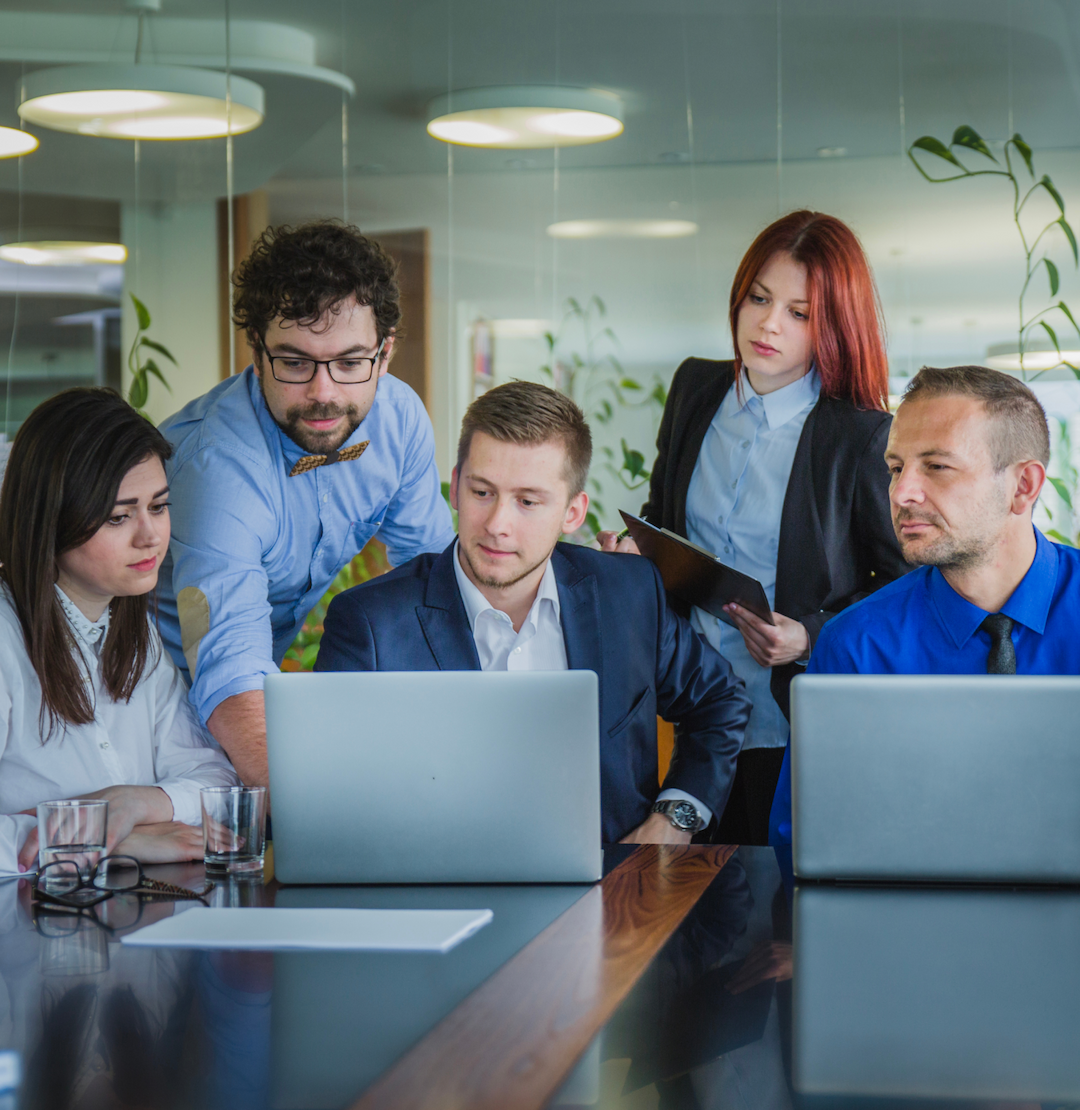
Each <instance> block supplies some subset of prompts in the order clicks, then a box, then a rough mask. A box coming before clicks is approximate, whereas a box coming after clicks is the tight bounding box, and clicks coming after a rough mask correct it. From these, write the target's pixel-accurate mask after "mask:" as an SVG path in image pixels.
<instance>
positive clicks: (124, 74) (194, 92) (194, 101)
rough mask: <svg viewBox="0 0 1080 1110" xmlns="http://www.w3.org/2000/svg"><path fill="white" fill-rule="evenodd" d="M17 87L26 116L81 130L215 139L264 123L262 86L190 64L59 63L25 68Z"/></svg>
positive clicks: (128, 135)
mask: <svg viewBox="0 0 1080 1110" xmlns="http://www.w3.org/2000/svg"><path fill="white" fill-rule="evenodd" d="M16 89H17V95H18V97H19V100H20V104H19V115H20V116H21V117H22V118H23V119H24V120H27V121H29V122H30V123H36V124H39V125H40V126H42V127H51V128H52V129H53V130H55V131H70V132H74V133H75V134H79V135H97V136H104V137H108V138H114V139H152V140H159V139H161V140H167V139H215V138H221V137H223V136H225V135H227V134H228V133H229V131H230V129H231V131H232V134H234V135H239V134H242V133H243V132H245V131H252V130H254V129H255V128H256V127H258V126H259V124H260V123H262V121H263V112H264V102H263V90H262V88H261V86H259V85H256V84H255V82H254V81H249V80H247V78H246V77H237V76H235V75H233V76H231V77H230V78H228V79H226V75H225V74H224V73H220V72H218V71H216V70H209V69H195V68H193V67H190V66H159V65H101V66H57V67H56V68H54V69H39V70H36V71H35V72H34V73H29V74H27V75H26V77H25V78H22V79H21V80H20V81H19V82H18V84H17V86H16Z"/></svg>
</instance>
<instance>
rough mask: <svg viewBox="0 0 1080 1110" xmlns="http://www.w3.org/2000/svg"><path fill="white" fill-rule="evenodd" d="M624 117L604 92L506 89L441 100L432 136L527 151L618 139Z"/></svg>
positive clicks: (431, 114)
mask: <svg viewBox="0 0 1080 1110" xmlns="http://www.w3.org/2000/svg"><path fill="white" fill-rule="evenodd" d="M622 117H623V105H622V101H621V100H620V99H619V98H618V97H617V96H615V94H614V93H609V92H603V91H601V90H599V89H571V88H561V87H548V86H546V85H500V86H493V87H490V88H484V89H465V90H464V91H462V92H455V93H448V94H447V95H445V96H440V97H436V99H435V100H433V101H432V102H431V103H430V104H429V105H428V120H429V122H428V125H427V130H428V134H429V135H431V136H433V137H434V138H436V139H441V140H442V141H443V142H444V143H455V144H457V145H459V146H478V147H493V148H498V149H503V150H527V149H532V148H537V147H556V146H582V145H584V144H585V143H600V142H603V141H604V140H605V139H614V138H615V137H616V136H617V135H621V134H622V130H623V122H622Z"/></svg>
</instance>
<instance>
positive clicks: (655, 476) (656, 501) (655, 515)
mask: <svg viewBox="0 0 1080 1110" xmlns="http://www.w3.org/2000/svg"><path fill="white" fill-rule="evenodd" d="M683 365H684V366H685V365H686V364H685V363H683ZM679 369H680V370H681V369H682V367H680V368H679ZM680 387H681V378H680V375H679V370H676V371H675V377H674V378H672V380H671V389H670V390H669V391H668V396H667V402H666V403H665V404H664V415H663V416H662V417H661V418H660V431H659V432H658V433H657V435H656V461H655V462H654V463H653V468H652V474H651V476H650V478H649V500H648V501H646V502H645V504H644V505H642V506H641V515H642V516H643V517H645V518H646V519H647V520H649V521H651V522H652V523H653V524H660V523H661V522H662V521H663V520H664V483H665V481H666V476H667V468H668V465H669V463H670V455H671V436H672V431H673V429H674V427H675V410H676V409H677V408H678V407H679V396H680V393H681V388H680Z"/></svg>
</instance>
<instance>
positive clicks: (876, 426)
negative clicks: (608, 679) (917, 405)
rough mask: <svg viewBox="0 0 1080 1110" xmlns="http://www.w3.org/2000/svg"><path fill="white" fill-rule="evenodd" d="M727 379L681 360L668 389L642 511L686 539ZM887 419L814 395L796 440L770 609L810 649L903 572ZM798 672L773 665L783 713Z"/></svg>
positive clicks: (708, 365) (717, 370)
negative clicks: (849, 610)
mask: <svg viewBox="0 0 1080 1110" xmlns="http://www.w3.org/2000/svg"><path fill="white" fill-rule="evenodd" d="M734 381H735V364H734V363H733V362H714V361H713V360H712V359H705V358H688V359H687V360H686V361H685V362H684V363H683V364H682V365H681V366H680V367H679V369H678V370H677V371H676V372H675V378H674V380H673V381H672V383H671V392H670V393H669V394H668V399H667V405H666V406H665V408H664V416H663V419H662V420H661V422H660V434H659V436H658V437H657V441H656V446H657V448H658V454H657V457H656V464H655V466H654V467H653V470H652V478H651V480H650V483H649V500H648V501H647V502H646V503H645V505H644V506H643V507H642V510H641V511H642V514H643V515H644V516H646V517H647V518H648V519H649V521H650V523H652V524H658V525H659V526H660V527H662V528H668V529H670V530H671V531H672V532H677V533H678V534H679V535H680V536H685V535H686V494H687V491H688V490H689V488H690V478H691V475H692V474H693V473H694V466H695V465H696V463H697V458H698V453H699V452H700V450H701V444H702V442H703V440H704V439H705V433H706V432H707V431H708V428H709V425H710V424H711V423H712V419H713V417H714V416H715V415H716V410H717V409H718V408H719V407H720V402H721V401H723V399H724V397H725V396H726V394H727V391H728V390H729V389H730V388H731V387H732V385H733V384H734ZM891 421H892V417H891V416H889V414H888V413H885V412H878V411H877V410H876V409H871V410H868V409H858V408H856V407H855V405H854V404H852V402H851V401H847V400H840V399H837V398H832V397H825V396H822V397H821V398H820V400H819V401H818V403H817V404H816V405H815V406H814V407H813V409H812V410H811V411H810V415H809V416H808V417H807V418H806V424H805V425H804V426H803V430H802V435H801V436H800V437H799V446H798V448H797V449H796V451H795V461H794V463H793V464H792V468H791V477H790V478H789V479H788V486H787V493H786V494H785V495H784V508H783V512H782V514H781V517H780V542H779V549H778V551H777V556H776V601H775V605H776V611H777V612H778V613H783V615H784V616H785V617H792V618H794V619H795V620H798V621H801V622H802V623H803V624H804V625H805V626H806V630H807V632H809V634H810V646H811V648H813V645H814V643H815V642H816V641H817V637H818V633H819V632H820V631H821V628H822V626H823V625H824V624H825V622H826V621H827V620H828V619H829V618H830V617H832V616H835V615H836V614H837V613H838V612H840V610H841V609H845V608H846V607H847V606H848V605H851V604H853V603H854V602H856V601H859V600H860V599H861V598H864V597H866V595H867V594H869V593H872V592H873V591H874V590H876V589H877V588H878V587H880V586H884V585H885V584H886V583H888V582H891V581H892V580H893V579H894V578H899V577H900V575H902V574H904V573H905V572H906V571H908V570H910V569H911V568H910V567H909V566H908V564H907V563H905V562H904V559H903V556H902V555H901V554H900V545H899V544H898V543H897V540H896V533H895V532H894V531H893V526H892V516H891V512H890V509H889V471H888V468H887V467H886V465H885V459H884V455H885V444H886V442H887V440H888V438H889V424H890V423H891ZM801 671H802V668H801V667H800V666H799V665H798V664H797V663H788V664H785V665H784V666H781V667H774V668H773V673H772V684H771V685H772V693H773V697H774V698H776V703H777V705H779V706H780V708H781V710H783V712H784V715H785V716H788V715H789V712H788V709H789V699H788V687H789V686H790V685H791V680H792V679H793V678H794V677H795V675H797V674H799V673H800V672H801Z"/></svg>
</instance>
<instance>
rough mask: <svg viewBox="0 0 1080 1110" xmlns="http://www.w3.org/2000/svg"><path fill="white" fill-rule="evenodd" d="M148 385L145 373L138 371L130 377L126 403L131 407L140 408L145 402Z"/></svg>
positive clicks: (148, 389) (148, 390)
mask: <svg viewBox="0 0 1080 1110" xmlns="http://www.w3.org/2000/svg"><path fill="white" fill-rule="evenodd" d="M149 392H150V387H149V386H148V385H147V383H146V374H145V373H143V372H140V373H138V374H136V375H135V377H134V378H132V379H131V388H130V389H129V390H128V404H129V405H130V406H131V407H132V408H133V409H141V408H142V407H143V405H145V404H146V398H147V395H148V394H149Z"/></svg>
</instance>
